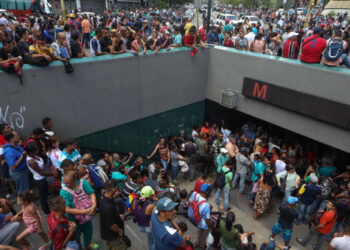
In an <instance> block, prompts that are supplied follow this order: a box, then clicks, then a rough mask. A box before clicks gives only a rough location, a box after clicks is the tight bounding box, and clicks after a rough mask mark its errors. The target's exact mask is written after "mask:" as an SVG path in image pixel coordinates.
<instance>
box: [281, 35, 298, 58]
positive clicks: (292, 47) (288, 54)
mask: <svg viewBox="0 0 350 250" xmlns="http://www.w3.org/2000/svg"><path fill="white" fill-rule="evenodd" d="M298 35H299V33H296V32H293V31H292V32H290V33H289V34H288V36H287V41H286V43H285V44H284V55H283V57H285V58H290V59H298V54H299V49H300V47H299V44H298V42H297V37H298Z"/></svg>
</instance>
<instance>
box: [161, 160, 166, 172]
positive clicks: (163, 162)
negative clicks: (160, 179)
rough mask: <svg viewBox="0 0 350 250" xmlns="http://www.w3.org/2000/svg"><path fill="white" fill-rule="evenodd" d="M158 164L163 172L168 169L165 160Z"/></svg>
mask: <svg viewBox="0 0 350 250" xmlns="http://www.w3.org/2000/svg"><path fill="white" fill-rule="evenodd" d="M160 164H162V167H163V170H165V171H166V170H167V167H168V163H167V162H166V160H160Z"/></svg>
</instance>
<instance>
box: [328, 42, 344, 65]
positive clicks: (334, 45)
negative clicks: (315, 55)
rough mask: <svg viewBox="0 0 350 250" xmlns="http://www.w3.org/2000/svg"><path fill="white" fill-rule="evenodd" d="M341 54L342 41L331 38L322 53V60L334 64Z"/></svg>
mask: <svg viewBox="0 0 350 250" xmlns="http://www.w3.org/2000/svg"><path fill="white" fill-rule="evenodd" d="M342 54H343V41H342V40H341V39H335V38H332V39H331V40H330V41H329V43H328V45H327V47H326V50H325V51H324V54H323V55H324V58H325V59H326V60H327V61H331V62H334V61H336V60H338V59H339V57H340V56H341V55H342Z"/></svg>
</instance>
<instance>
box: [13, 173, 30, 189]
mask: <svg viewBox="0 0 350 250" xmlns="http://www.w3.org/2000/svg"><path fill="white" fill-rule="evenodd" d="M10 177H11V179H12V180H13V181H14V182H15V183H16V188H17V194H20V193H21V192H22V191H23V190H28V189H29V174H28V169H24V170H22V171H19V172H15V171H11V170H10Z"/></svg>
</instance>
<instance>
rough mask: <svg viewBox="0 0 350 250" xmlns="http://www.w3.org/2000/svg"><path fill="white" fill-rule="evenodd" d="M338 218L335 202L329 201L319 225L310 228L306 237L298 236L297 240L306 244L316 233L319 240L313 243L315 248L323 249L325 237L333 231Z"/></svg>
mask: <svg viewBox="0 0 350 250" xmlns="http://www.w3.org/2000/svg"><path fill="white" fill-rule="evenodd" d="M336 220H337V210H336V208H335V206H334V204H333V203H332V202H331V201H328V203H327V210H326V211H325V212H324V213H323V214H322V216H321V217H320V221H319V223H318V225H316V226H315V227H312V228H311V229H310V231H309V234H308V235H307V236H306V238H304V239H301V238H296V241H297V242H298V243H299V244H300V245H302V246H305V245H306V244H307V243H308V242H309V241H310V240H311V239H312V237H313V236H314V235H316V236H317V242H316V244H314V245H313V249H314V250H319V249H321V246H322V242H323V239H324V237H325V236H326V235H327V234H329V233H330V232H331V230H332V228H333V225H334V223H335V221H336Z"/></svg>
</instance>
